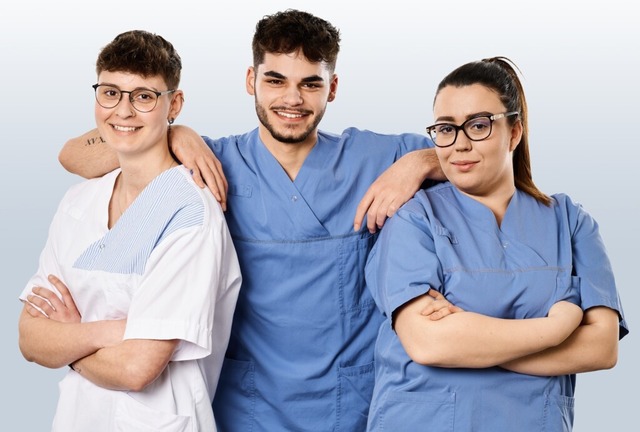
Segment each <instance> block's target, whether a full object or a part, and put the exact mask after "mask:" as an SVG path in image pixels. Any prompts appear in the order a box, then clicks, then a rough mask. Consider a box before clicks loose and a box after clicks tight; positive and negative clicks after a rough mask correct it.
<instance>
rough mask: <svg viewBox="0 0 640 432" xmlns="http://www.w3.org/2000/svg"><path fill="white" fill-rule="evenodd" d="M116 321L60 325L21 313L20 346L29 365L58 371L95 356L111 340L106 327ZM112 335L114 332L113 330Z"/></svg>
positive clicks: (43, 318) (115, 323) (113, 325)
mask: <svg viewBox="0 0 640 432" xmlns="http://www.w3.org/2000/svg"><path fill="white" fill-rule="evenodd" d="M117 326H118V323H117V322H115V321H96V322H89V323H62V322H58V321H54V320H51V319H48V318H46V317H42V318H34V317H31V316H30V315H28V314H27V313H26V312H25V311H24V310H23V312H22V315H21V318H20V323H19V345H20V351H21V352H22V355H23V356H24V357H25V359H27V360H28V361H32V362H35V363H38V364H39V365H42V366H45V367H49V368H59V367H63V366H66V365H68V364H69V363H71V362H73V361H75V360H77V359H79V358H82V357H85V356H87V355H89V354H92V353H94V352H96V351H97V350H98V349H100V348H102V347H103V346H106V345H108V344H109V343H110V342H111V339H112V338H113V336H111V335H112V332H110V329H109V327H117ZM114 332H115V330H114Z"/></svg>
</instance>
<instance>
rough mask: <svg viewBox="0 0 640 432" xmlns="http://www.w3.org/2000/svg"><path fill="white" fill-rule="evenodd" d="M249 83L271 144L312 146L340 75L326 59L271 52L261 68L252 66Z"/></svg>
mask: <svg viewBox="0 0 640 432" xmlns="http://www.w3.org/2000/svg"><path fill="white" fill-rule="evenodd" d="M246 85H247V92H249V94H251V95H253V96H254V97H255V105H256V113H257V115H258V119H259V120H260V138H261V139H262V140H263V142H264V143H265V144H267V146H270V145H280V144H296V145H301V146H312V145H313V144H315V142H316V140H317V128H318V124H319V123H320V121H321V120H322V117H323V115H324V112H325V109H326V107H327V102H330V101H332V100H333V99H334V97H335V92H336V89H337V85H338V78H337V76H336V75H335V74H333V73H332V72H331V71H330V69H329V68H328V66H327V65H326V64H325V63H323V62H319V63H312V62H310V61H308V60H307V59H306V58H305V57H304V55H302V53H300V52H295V53H289V54H272V53H267V54H265V57H264V62H263V63H261V64H260V65H259V66H258V68H257V69H254V68H249V71H248V72H247V82H246Z"/></svg>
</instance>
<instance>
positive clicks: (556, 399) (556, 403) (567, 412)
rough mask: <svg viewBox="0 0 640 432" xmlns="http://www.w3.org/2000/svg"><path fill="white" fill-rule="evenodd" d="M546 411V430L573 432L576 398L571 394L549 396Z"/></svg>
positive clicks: (548, 431)
mask: <svg viewBox="0 0 640 432" xmlns="http://www.w3.org/2000/svg"><path fill="white" fill-rule="evenodd" d="M546 399H547V400H546V403H545V413H544V429H543V430H544V431H545V432H571V431H572V430H573V414H574V409H575V408H574V407H575V398H573V397H570V396H562V395H559V396H549V395H548V396H547V398H546Z"/></svg>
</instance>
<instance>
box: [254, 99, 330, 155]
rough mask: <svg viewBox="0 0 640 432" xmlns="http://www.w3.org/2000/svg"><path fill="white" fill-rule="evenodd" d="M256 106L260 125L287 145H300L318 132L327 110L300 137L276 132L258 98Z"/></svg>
mask: <svg viewBox="0 0 640 432" xmlns="http://www.w3.org/2000/svg"><path fill="white" fill-rule="evenodd" d="M255 104H256V114H257V115H258V120H260V123H262V125H263V126H264V127H265V128H266V129H267V130H268V131H269V133H270V134H271V136H272V137H273V138H274V139H276V140H278V141H279V142H281V143H285V144H298V143H301V142H304V141H305V140H306V139H307V138H308V137H309V135H311V134H312V133H313V132H314V131H315V130H316V128H317V127H318V125H319V124H320V121H321V120H322V117H323V116H324V112H325V109H326V107H325V109H323V110H322V111H321V112H320V113H319V114H318V115H317V116H316V117H315V119H314V121H313V123H311V124H310V125H309V127H308V128H307V129H305V130H304V131H302V132H301V133H300V134H298V135H293V136H292V135H283V134H281V133H279V132H278V131H276V129H275V127H273V125H272V124H271V123H269V119H268V113H267V110H265V109H264V108H263V107H262V106H261V105H260V104H259V103H258V98H256V99H255Z"/></svg>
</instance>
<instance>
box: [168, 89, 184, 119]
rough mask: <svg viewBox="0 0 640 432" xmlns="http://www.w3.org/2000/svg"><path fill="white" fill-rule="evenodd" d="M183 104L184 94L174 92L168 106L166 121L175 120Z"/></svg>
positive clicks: (177, 91) (179, 91)
mask: <svg viewBox="0 0 640 432" xmlns="http://www.w3.org/2000/svg"><path fill="white" fill-rule="evenodd" d="M183 104H184V92H183V91H182V90H176V91H175V92H173V94H172V97H171V106H169V115H168V116H167V120H168V119H174V120H175V119H176V118H178V115H180V111H182V105H183Z"/></svg>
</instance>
